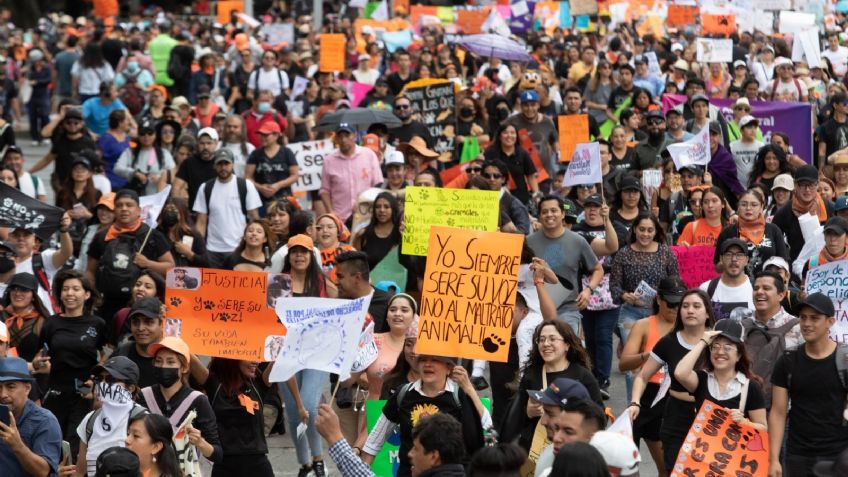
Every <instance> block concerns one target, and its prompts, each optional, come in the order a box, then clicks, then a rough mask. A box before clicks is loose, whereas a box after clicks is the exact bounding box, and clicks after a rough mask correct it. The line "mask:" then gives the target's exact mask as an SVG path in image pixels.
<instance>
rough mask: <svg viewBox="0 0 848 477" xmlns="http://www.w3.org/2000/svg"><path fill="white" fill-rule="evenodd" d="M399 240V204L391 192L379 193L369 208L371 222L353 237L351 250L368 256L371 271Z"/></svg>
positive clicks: (398, 243) (397, 244)
mask: <svg viewBox="0 0 848 477" xmlns="http://www.w3.org/2000/svg"><path fill="white" fill-rule="evenodd" d="M400 240H401V236H400V203H399V202H398V200H397V198H396V197H395V196H394V194H392V193H391V192H380V194H378V195H377V198H376V199H374V204H373V205H372V206H371V221H370V222H369V223H368V225H367V226H366V227H365V228H364V229H362V231H361V232H358V233H357V234H356V235H354V237H353V248H355V249H357V250H361V251H363V252H365V253H366V254H368V266H369V267H370V268H371V269H372V270H373V269H374V267H376V266H377V264H378V263H380V260H382V259H383V258H384V257H385V256H386V255H388V253H389V252H390V251H391V250H392V248H394V247H397V246H399V245H400Z"/></svg>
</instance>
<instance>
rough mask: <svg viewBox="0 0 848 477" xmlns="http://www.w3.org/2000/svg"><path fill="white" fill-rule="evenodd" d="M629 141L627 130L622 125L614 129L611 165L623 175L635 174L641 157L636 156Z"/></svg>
mask: <svg viewBox="0 0 848 477" xmlns="http://www.w3.org/2000/svg"><path fill="white" fill-rule="evenodd" d="M628 141H629V139H628V136H627V128H625V127H624V126H622V125H618V126H616V127H614V128H612V133H610V161H609V165H610V167H611V168H613V169H615V170H617V171H621V173H622V174H624V173H627V172H635V171H636V170H637V169H638V168H639V157H638V156H636V150H635V149H633V148H632V147H630V145H629V144H628Z"/></svg>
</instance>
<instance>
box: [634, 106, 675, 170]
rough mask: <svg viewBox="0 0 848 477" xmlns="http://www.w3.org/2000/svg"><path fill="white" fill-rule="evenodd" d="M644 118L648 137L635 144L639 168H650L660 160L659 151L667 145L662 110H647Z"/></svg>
mask: <svg viewBox="0 0 848 477" xmlns="http://www.w3.org/2000/svg"><path fill="white" fill-rule="evenodd" d="M646 118H647V121H648V137H647V139H645V140H644V141H642V142H640V143H639V145H637V146H636V156H637V157H638V158H639V169H642V170H645V169H652V168H653V167H654V166H655V165H657V164H658V163H660V162H662V158H661V157H660V152H662V150H663V149H665V148H666V146H668V140H667V139H666V136H665V118H663V115H662V111H660V110H659V109H655V110H653V111H649V112H648V114H647V116H646Z"/></svg>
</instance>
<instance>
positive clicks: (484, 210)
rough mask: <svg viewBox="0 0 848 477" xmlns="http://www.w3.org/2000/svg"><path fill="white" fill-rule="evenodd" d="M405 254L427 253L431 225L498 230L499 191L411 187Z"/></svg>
mask: <svg viewBox="0 0 848 477" xmlns="http://www.w3.org/2000/svg"><path fill="white" fill-rule="evenodd" d="M405 190H406V202H405V204H404V215H403V219H404V224H405V227H406V228H405V230H404V232H403V242H402V243H401V253H403V254H406V255H420V256H426V255H428V253H432V251H430V252H428V251H427V244H428V242H429V240H430V227H431V226H433V225H444V226H447V227H458V228H462V229H467V230H482V231H488V232H494V231H496V230H497V229H498V209H499V208H498V201H499V200H500V195H499V193H498V191H492V190H465V189H440V188H436V187H407V188H406V189H405Z"/></svg>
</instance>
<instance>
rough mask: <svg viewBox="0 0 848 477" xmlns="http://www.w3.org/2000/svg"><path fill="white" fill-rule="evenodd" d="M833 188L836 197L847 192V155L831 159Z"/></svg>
mask: <svg viewBox="0 0 848 477" xmlns="http://www.w3.org/2000/svg"><path fill="white" fill-rule="evenodd" d="M832 164H833V188H834V192H835V193H836V197H839V196H841V195H846V194H848V155H840V156H837V157H835V158H834V159H833V162H832Z"/></svg>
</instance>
